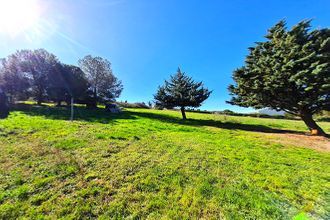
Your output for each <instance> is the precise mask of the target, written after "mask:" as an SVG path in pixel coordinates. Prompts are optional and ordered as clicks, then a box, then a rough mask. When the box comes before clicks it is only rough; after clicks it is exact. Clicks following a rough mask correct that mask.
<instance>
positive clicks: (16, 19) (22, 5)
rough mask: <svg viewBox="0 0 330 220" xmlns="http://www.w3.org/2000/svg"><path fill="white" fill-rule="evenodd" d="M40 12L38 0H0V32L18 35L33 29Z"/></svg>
mask: <svg viewBox="0 0 330 220" xmlns="http://www.w3.org/2000/svg"><path fill="white" fill-rule="evenodd" d="M40 12H41V11H40V6H39V4H38V2H37V0H0V34H1V33H3V34H8V35H11V36H16V35H18V34H20V33H22V32H25V31H27V30H29V29H32V28H33V27H34V26H35V25H37V23H38V21H39V18H40Z"/></svg>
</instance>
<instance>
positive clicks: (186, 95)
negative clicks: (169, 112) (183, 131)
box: [154, 68, 211, 119]
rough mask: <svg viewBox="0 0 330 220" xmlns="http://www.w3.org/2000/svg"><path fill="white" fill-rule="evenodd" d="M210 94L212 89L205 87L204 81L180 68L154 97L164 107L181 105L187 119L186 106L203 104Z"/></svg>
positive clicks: (157, 103)
mask: <svg viewBox="0 0 330 220" xmlns="http://www.w3.org/2000/svg"><path fill="white" fill-rule="evenodd" d="M210 94H211V91H209V90H208V89H206V88H204V87H203V83H202V82H195V81H194V80H193V79H192V78H191V77H189V76H187V75H186V74H185V73H182V72H181V70H180V68H178V71H177V73H176V74H175V75H174V76H171V79H170V81H165V84H164V85H163V86H160V87H159V88H158V91H157V93H156V94H155V95H154V99H155V100H156V106H159V107H162V108H169V109H171V108H174V107H180V108H181V111H182V116H183V119H185V114H184V108H185V107H199V106H201V104H202V102H204V101H205V100H206V99H207V98H208V97H209V96H210Z"/></svg>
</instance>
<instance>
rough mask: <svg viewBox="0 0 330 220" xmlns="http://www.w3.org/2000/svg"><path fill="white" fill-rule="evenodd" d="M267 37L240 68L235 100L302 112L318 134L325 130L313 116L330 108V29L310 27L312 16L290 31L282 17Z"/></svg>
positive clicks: (233, 87) (233, 91) (231, 88)
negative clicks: (311, 28) (312, 28)
mask: <svg viewBox="0 0 330 220" xmlns="http://www.w3.org/2000/svg"><path fill="white" fill-rule="evenodd" d="M266 39H267V40H266V41H265V42H258V43H256V45H255V46H254V47H251V48H249V51H250V53H249V55H248V56H247V57H246V61H245V65H244V66H243V67H241V68H239V69H237V70H235V71H234V73H233V79H234V81H235V85H230V86H229V91H230V93H231V95H233V97H232V99H231V101H230V102H229V103H231V104H235V105H239V106H244V107H254V108H256V109H260V108H266V107H270V108H272V109H276V110H283V111H285V112H288V113H290V114H293V115H297V116H300V117H301V118H302V120H303V121H304V122H305V124H306V125H307V127H308V128H309V130H310V131H311V132H312V134H319V135H325V132H324V131H323V130H322V129H321V128H320V127H319V126H318V125H317V124H316V122H315V121H314V120H313V115H314V114H315V113H318V112H320V111H322V110H329V109H330V29H328V28H325V29H317V30H313V31H310V21H303V22H300V23H298V24H297V25H295V26H294V27H293V28H292V29H291V30H287V28H286V24H285V22H284V21H280V22H279V23H277V24H276V25H275V26H274V27H272V28H271V29H269V31H268V34H267V35H266Z"/></svg>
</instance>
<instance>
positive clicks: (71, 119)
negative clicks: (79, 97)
mask: <svg viewBox="0 0 330 220" xmlns="http://www.w3.org/2000/svg"><path fill="white" fill-rule="evenodd" d="M73 105H74V100H73V97H71V117H70V121H73V113H74V112H73V110H74V109H73Z"/></svg>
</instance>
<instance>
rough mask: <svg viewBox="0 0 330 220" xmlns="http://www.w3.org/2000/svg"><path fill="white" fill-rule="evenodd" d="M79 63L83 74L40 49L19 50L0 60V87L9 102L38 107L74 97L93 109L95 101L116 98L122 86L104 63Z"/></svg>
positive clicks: (88, 60) (91, 60)
mask: <svg viewBox="0 0 330 220" xmlns="http://www.w3.org/2000/svg"><path fill="white" fill-rule="evenodd" d="M79 64H80V65H81V66H82V68H83V70H84V71H83V70H82V69H81V68H79V67H77V66H74V65H67V64H63V63H61V62H60V61H59V60H58V59H57V57H56V56H55V55H54V54H52V53H49V52H48V51H46V50H44V49H38V50H19V51H17V52H15V53H14V54H11V55H9V56H8V57H7V58H4V59H0V87H1V89H2V91H3V93H5V94H6V96H7V97H8V100H9V101H10V102H12V103H14V102H15V101H17V100H27V99H29V98H34V99H35V100H36V101H37V102H38V104H41V103H42V102H43V101H54V102H57V104H58V105H60V104H61V102H62V101H65V102H67V103H69V102H70V99H71V98H74V99H75V100H76V101H77V102H79V103H82V104H87V105H88V106H93V107H96V103H97V102H99V101H100V102H107V101H114V99H115V98H117V97H119V95H120V93H121V91H122V89H123V86H122V84H121V81H119V80H118V79H117V78H116V77H115V76H114V75H113V73H112V70H111V64H110V62H109V61H108V60H106V59H103V58H101V57H96V58H94V57H91V56H86V57H85V58H84V59H82V60H80V62H79ZM94 92H96V93H94ZM95 95H96V96H95ZM95 97H96V98H95Z"/></svg>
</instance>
